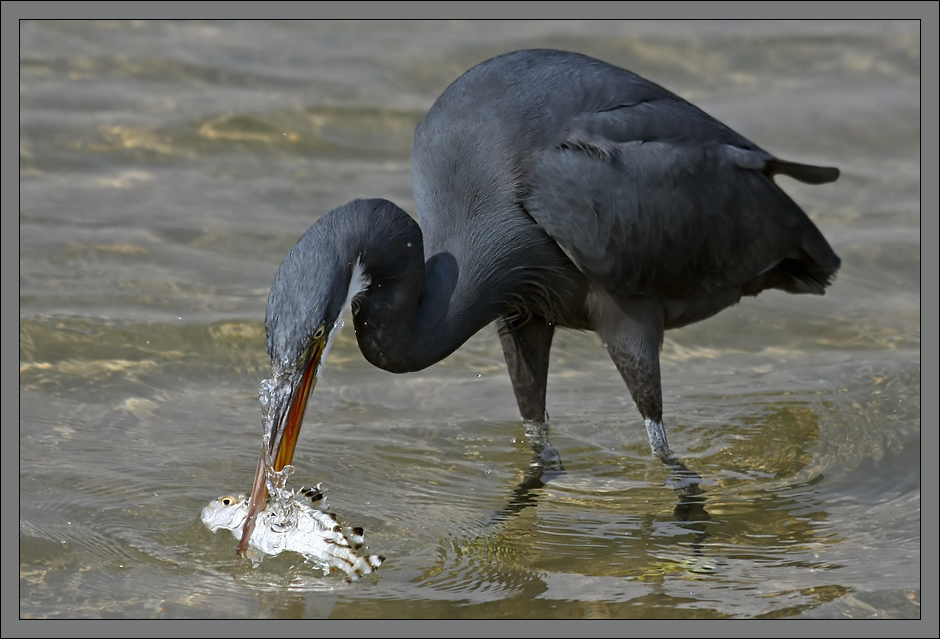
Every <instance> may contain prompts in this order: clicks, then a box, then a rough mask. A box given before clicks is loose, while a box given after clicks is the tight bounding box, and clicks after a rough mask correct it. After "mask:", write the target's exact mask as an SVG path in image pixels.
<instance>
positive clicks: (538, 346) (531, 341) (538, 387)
mask: <svg viewBox="0 0 940 639" xmlns="http://www.w3.org/2000/svg"><path fill="white" fill-rule="evenodd" d="M496 330H497V331H498V333H499V341H500V342H501V343H502V345H503V354H504V355H505V356H506V364H507V365H508V366H509V379H510V380H511V381H512V390H513V392H514V393H515V394H516V403H517V404H519V412H520V413H521V414H522V419H524V420H525V421H527V422H535V423H537V424H539V423H542V422H545V421H546V420H547V419H548V415H547V414H546V413H545V387H546V385H547V383H548V353H549V351H550V350H551V347H552V336H553V335H554V333H555V327H554V326H552V325H551V324H549V323H548V321H546V320H545V318H543V317H537V316H529V317H525V318H513V319H510V318H501V319H499V320H497V322H496Z"/></svg>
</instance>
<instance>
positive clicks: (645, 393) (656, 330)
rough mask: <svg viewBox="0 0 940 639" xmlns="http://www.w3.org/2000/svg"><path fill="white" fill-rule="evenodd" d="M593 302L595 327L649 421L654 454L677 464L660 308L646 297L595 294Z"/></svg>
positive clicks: (647, 427)
mask: <svg viewBox="0 0 940 639" xmlns="http://www.w3.org/2000/svg"><path fill="white" fill-rule="evenodd" d="M592 301H593V304H592V319H593V322H594V326H595V330H596V331H597V333H598V335H600V337H601V339H602V340H603V342H604V348H606V349H607V353H608V354H609V355H610V358H611V359H612V360H613V361H614V365H615V366H616V367H617V370H618V371H619V372H620V376H621V377H622V378H623V381H624V382H626V384H627V388H628V389H629V391H630V395H631V396H632V397H633V401H634V402H635V403H636V407H637V409H639V411H640V414H641V415H642V416H643V419H644V421H645V422H646V432H647V434H648V435H649V439H650V448H652V451H653V454H654V455H656V456H657V457H659V458H660V459H661V460H662V461H663V462H664V463H666V464H670V465H671V464H675V463H676V458H675V456H674V455H673V454H672V451H671V450H669V443H668V442H667V441H666V428H665V427H664V426H663V391H662V383H661V381H660V374H659V349H660V348H661V347H662V343H663V330H664V329H663V316H662V309H661V307H660V306H659V305H658V304H657V303H656V302H655V301H653V300H646V299H636V298H630V299H627V300H619V301H616V302H615V301H614V300H613V299H611V298H610V297H608V296H606V295H603V294H598V295H596V296H595V297H594V298H592Z"/></svg>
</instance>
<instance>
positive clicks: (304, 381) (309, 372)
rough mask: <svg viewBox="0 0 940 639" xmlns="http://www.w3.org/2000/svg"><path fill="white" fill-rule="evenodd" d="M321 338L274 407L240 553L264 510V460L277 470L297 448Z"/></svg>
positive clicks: (265, 484)
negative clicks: (284, 398)
mask: <svg viewBox="0 0 940 639" xmlns="http://www.w3.org/2000/svg"><path fill="white" fill-rule="evenodd" d="M324 346H325V341H323V340H321V341H319V342H318V343H316V344H314V346H313V352H312V353H311V356H310V360H309V361H308V362H307V366H306V367H305V368H304V372H303V375H302V376H301V378H300V381H299V382H298V383H296V384H294V383H292V382H285V383H290V384H291V386H292V389H291V393H290V396H289V399H288V401H287V409H286V410H285V409H284V406H275V407H274V415H275V419H274V428H273V432H272V433H271V437H270V439H269V446H270V450H264V449H262V451H261V457H260V458H259V459H258V469H257V471H255V483H254V485H253V486H252V488H251V498H250V499H249V502H248V518H247V519H246V520H245V527H244V529H243V530H242V537H241V540H240V541H239V542H238V549H237V550H236V551H235V552H236V553H237V554H239V555H241V554H242V553H244V552H245V550H246V549H247V548H248V540H249V539H251V533H252V532H254V529H255V518H256V517H257V515H258V513H259V512H261V511H262V510H264V507H265V504H266V502H267V499H268V485H267V481H266V479H265V472H266V471H265V467H266V463H265V460H266V459H273V460H274V461H273V470H274V471H275V472H278V471H280V470H283V468H284V466H287V465H288V464H290V463H291V461H292V460H293V459H294V449H295V448H296V447H297V437H298V436H299V435H300V426H301V423H302V422H303V419H304V411H305V410H306V408H307V400H308V399H309V398H310V393H311V392H313V388H314V387H315V386H316V385H317V376H316V370H317V367H318V366H319V363H320V358H321V357H322V356H323V349H324Z"/></svg>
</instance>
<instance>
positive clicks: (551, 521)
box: [19, 22, 921, 618]
mask: <svg viewBox="0 0 940 639" xmlns="http://www.w3.org/2000/svg"><path fill="white" fill-rule="evenodd" d="M20 34H21V43H22V44H21V49H20V123H21V130H20V135H21V137H20V263H19V277H20V280H19V285H20V299H19V301H20V333H19V334H20V342H19V356H20V395H19V399H20V424H19V464H20V466H19V469H20V472H19V482H20V484H19V486H20V500H19V522H20V526H19V553H20V554H19V565H20V570H19V596H20V600H19V612H20V616H21V617H25V618H73V617H81V618H102V617H105V618H108V617H118V618H130V617H164V618H166V617H172V618H176V617H183V618H200V617H210V618H217V617H280V618H293V617H327V616H329V617H336V618H347V617H359V618H390V617H405V618H417V617H445V618H463V617H542V618H545V617H564V618H582V617H592V618H599V617H617V618H623V617H636V618H715V617H747V618H760V617H882V618H885V617H887V618H899V617H900V618H916V617H919V616H920V558H921V554H920V523H921V522H920V477H921V468H920V457H921V450H920V377H921V363H920V343H921V342H920V340H921V336H920V246H921V245H920V221H919V215H920V199H919V189H920V164H919V154H920V128H919V126H920V125H919V121H920V116H921V112H920V44H921V43H920V36H919V31H918V25H917V24H916V23H880V22H860V23H856V22H812V23H763V22H730V23H725V22H714V23H713V22H691V23H687V22H668V23H629V22H602V23H597V22H593V23H564V22H549V23H537V22H536V23H531V22H526V23H494V22H490V23H485V24H467V23H427V22H420V23H409V22H395V23H359V22H353V23H339V22H331V23H293V22H272V23H267V22H23V23H21V31H20ZM530 47H554V48H564V49H570V50H575V51H579V52H582V53H587V54H590V55H595V56H597V57H600V58H602V59H604V60H607V61H609V62H612V63H614V64H618V65H620V66H623V67H626V68H629V69H631V70H633V71H635V72H638V73H640V74H641V75H644V76H645V77H648V78H649V79H651V80H653V81H655V82H658V83H660V84H663V85H664V86H666V87H667V88H669V89H671V90H673V91H674V92H676V93H678V94H679V95H682V96H683V97H685V98H687V99H689V100H691V101H693V102H694V103H696V104H697V105H698V106H700V107H702V108H703V109H705V110H706V111H707V112H709V113H711V114H712V115H714V116H716V117H717V118H718V119H720V120H722V121H723V122H725V123H726V124H728V125H729V126H731V127H732V128H734V129H735V130H737V131H738V132H740V133H741V134H743V135H745V136H746V137H748V138H750V139H751V140H753V141H754V142H755V143H757V144H759V145H760V146H762V147H764V148H766V149H768V150H771V151H772V152H775V153H777V154H779V155H780V156H782V157H784V158H787V159H791V160H795V161H803V162H809V163H817V164H822V165H834V166H839V167H840V168H841V170H842V177H841V178H840V180H839V181H838V182H836V183H834V184H830V185H824V186H809V185H804V184H799V183H795V182H793V181H792V180H788V179H786V178H782V180H781V183H783V184H784V188H786V190H787V191H788V192H789V193H790V194H791V196H792V197H793V198H794V199H795V200H796V201H797V202H799V203H800V204H801V205H802V206H803V207H804V209H805V210H806V211H807V213H808V214H809V215H810V217H812V218H813V220H814V221H815V222H816V223H817V224H818V226H819V227H820V228H821V230H822V231H823V232H824V233H825V235H826V237H827V238H828V239H829V241H830V243H831V244H832V246H833V248H834V249H835V251H836V252H837V253H838V254H839V255H840V257H841V258H842V260H843V266H842V270H841V271H840V273H839V275H838V279H837V280H836V282H835V284H834V285H833V286H832V287H831V289H829V291H828V292H827V294H826V295H825V296H824V297H815V296H813V297H810V296H799V297H798V296H791V295H787V294H785V293H779V292H771V293H765V294H764V295H762V296H761V297H759V298H757V299H747V300H745V301H744V302H742V303H741V304H740V305H739V306H737V307H735V308H732V309H729V310H727V311H725V312H724V313H722V314H720V315H719V316H717V317H715V318H713V319H710V320H708V321H706V322H703V323H700V324H697V325H694V326H691V327H688V328H685V329H681V330H678V331H673V332H670V333H669V334H667V337H666V341H665V344H664V348H663V385H664V395H665V396H664V401H665V419H666V425H667V429H668V432H669V436H670V444H671V445H672V447H673V449H674V450H675V451H676V452H677V453H678V454H679V456H680V457H681V458H682V459H683V461H684V462H685V463H686V464H687V465H688V466H689V467H690V468H692V469H694V470H695V471H696V472H697V473H699V474H700V475H701V476H702V477H703V478H704V482H703V484H702V488H703V489H704V493H703V494H702V495H701V496H700V497H699V498H698V499H695V500H689V499H683V498H681V497H679V496H678V495H677V494H676V492H675V491H674V490H673V489H672V488H671V486H670V484H669V479H670V478H669V473H668V470H667V469H665V468H663V466H662V464H660V463H659V462H658V461H657V460H654V459H651V457H650V455H649V446H648V441H647V436H646V432H645V429H644V428H643V424H642V420H641V419H640V417H639V414H638V412H637V411H636V409H635V407H634V406H633V403H632V401H631V400H630V397H629V394H628V393H627V391H626V388H625V387H624V385H623V383H622V381H621V380H620V377H619V375H618V374H617V373H616V371H615V369H614V367H613V365H612V364H611V362H610V360H609V359H608V358H607V356H606V354H605V352H604V350H603V349H602V347H601V345H600V343H599V340H598V339H597V338H596V336H594V335H593V334H582V333H575V332H561V333H560V334H558V335H557V336H556V346H555V348H554V350H553V353H552V363H551V371H550V379H549V389H548V394H549V403H548V410H549V412H550V414H551V417H552V420H551V438H552V443H553V444H554V446H555V447H556V448H557V450H558V451H559V452H560V454H561V456H562V460H563V463H564V467H565V469H566V471H567V472H566V473H565V474H564V475H562V476H560V477H558V478H557V479H555V480H553V481H552V482H550V483H549V484H548V485H547V486H546V487H545V488H542V489H538V490H535V491H532V492H531V493H526V492H524V491H523V492H522V493H520V492H519V491H517V490H516V488H517V486H518V485H519V483H520V482H521V481H522V479H523V476H524V473H525V470H526V469H527V467H528V464H529V462H530V459H531V457H532V450H531V448H530V442H529V441H528V440H527V436H526V432H525V429H524V427H523V425H522V424H521V422H519V420H518V412H517V409H516V406H515V401H514V399H513V396H512V391H511V388H510V385H509V379H508V375H507V373H506V369H505V364H504V362H503V360H502V353H501V349H500V346H499V342H498V340H497V338H496V335H495V331H494V330H493V329H492V328H488V329H486V330H484V331H483V332H481V333H480V334H478V335H477V336H475V337H474V338H473V339H472V340H470V342H469V343H467V344H466V345H465V346H464V347H463V348H461V349H460V350H458V351H457V352H456V353H455V354H454V355H452V356H451V357H449V358H448V359H447V360H445V361H443V362H441V363H440V364H438V365H435V366H433V367H431V368H429V369H427V370H425V371H422V372H419V373H414V374H408V375H400V376H396V375H392V374H389V373H385V372H383V371H380V370H378V369H375V368H373V367H372V366H370V365H369V364H368V363H366V362H365V361H364V360H363V358H362V356H361V354H360V353H359V351H358V348H357V346H356V344H355V341H354V339H353V333H352V330H351V328H350V327H349V326H347V329H346V331H345V332H343V333H342V334H340V336H339V338H338V339H337V341H336V343H335V344H334V346H333V349H332V351H331V353H330V358H329V361H328V364H327V366H326V370H325V374H324V376H323V378H322V379H321V380H320V383H319V384H318V386H317V389H316V392H315V394H314V395H313V398H312V400H311V403H310V405H309V407H308V410H307V417H306V422H305V426H304V431H303V433H302V435H301V441H300V446H299V448H298V453H297V457H296V458H295V466H296V472H295V475H294V477H293V478H292V481H294V482H297V484H296V485H299V484H300V483H308V484H310V483H316V482H323V485H324V486H325V487H326V488H327V490H328V495H329V499H330V502H331V504H332V506H333V508H334V509H335V510H336V511H337V512H339V513H341V514H342V515H343V516H344V517H345V518H346V519H347V520H348V521H349V522H351V523H353V525H360V526H362V527H364V528H365V530H366V536H367V539H368V540H369V543H370V546H371V548H372V550H373V552H379V553H381V554H383V555H385V556H386V557H388V560H387V561H386V563H385V564H384V565H383V566H382V567H381V569H380V570H379V572H378V577H377V579H364V580H361V581H359V582H356V583H353V584H346V583H344V582H343V581H342V580H341V579H339V578H335V577H326V578H324V577H322V576H320V574H319V571H316V570H314V569H312V568H311V567H309V566H305V565H304V564H303V563H302V561H301V560H300V558H299V557H296V556H295V557H290V556H287V555H281V556H278V557H275V558H270V559H267V560H265V561H264V562H263V563H262V564H261V566H260V567H258V568H257V569H253V568H252V567H251V565H250V564H249V563H248V562H241V561H237V560H236V558H235V556H234V548H235V540H234V539H233V538H232V536H231V535H229V534H228V533H219V534H215V535H213V534H212V533H209V532H208V531H207V530H206V529H205V528H204V527H203V526H202V524H201V522H200V521H199V511H200V509H201V508H202V506H203V505H204V504H205V503H206V502H208V501H209V500H210V499H212V498H214V497H217V496H218V495H221V494H223V493H227V492H234V491H248V490H249V489H250V486H251V481H252V476H253V472H254V468H255V464H256V460H257V455H258V450H259V447H260V440H261V421H260V415H261V412H260V405H259V403H258V395H257V390H258V384H259V383H260V381H261V380H262V379H264V378H266V377H269V376H270V367H269V364H268V362H267V356H266V354H265V347H264V326H263V318H264V311H265V304H266V298H267V292H268V289H269V287H270V284H271V281H272V280H273V276H274V273H275V271H276V270H277V267H278V265H279V264H280V261H281V259H282V258H283V257H284V255H286V253H287V251H288V250H289V249H290V247H291V246H292V245H293V244H294V242H295V241H296V240H297V239H298V237H299V236H300V235H301V234H302V233H303V232H304V231H305V230H306V229H307V228H308V227H309V226H310V225H311V224H312V223H313V222H314V221H315V220H316V219H317V218H318V217H319V216H320V215H322V214H323V213H325V212H326V211H327V210H329V209H331V208H333V207H335V206H338V205H340V204H342V203H344V202H346V201H348V200H350V199H353V198H355V197H362V196H369V197H384V198H388V199H391V200H393V201H395V202H397V203H398V204H399V205H400V206H402V207H403V208H404V209H406V210H408V211H409V212H411V213H412V214H414V212H415V209H414V201H413V195H412V191H411V175H410V165H409V156H410V145H411V139H412V133H413V130H414V127H415V126H416V125H417V123H418V122H419V121H420V120H421V118H422V117H423V115H424V113H425V112H426V111H427V109H428V108H429V107H430V106H431V104H432V103H433V101H434V99H435V98H436V96H437V95H439V94H440V93H441V91H443V90H444V88H445V87H446V86H447V85H448V84H449V83H450V82H452V81H453V80H454V79H455V78H457V77H458V76H459V75H460V74H461V73H462V72H464V71H465V70H467V69H468V68H470V67H471V66H473V65H474V64H476V63H478V62H481V61H483V60H485V59H487V58H489V57H492V56H494V55H497V54H500V53H503V52H506V51H510V50H514V49H520V48H530Z"/></svg>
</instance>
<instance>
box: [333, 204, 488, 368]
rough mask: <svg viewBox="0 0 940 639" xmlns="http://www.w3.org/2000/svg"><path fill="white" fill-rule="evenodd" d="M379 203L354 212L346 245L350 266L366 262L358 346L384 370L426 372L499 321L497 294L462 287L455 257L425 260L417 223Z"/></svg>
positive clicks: (357, 312)
mask: <svg viewBox="0 0 940 639" xmlns="http://www.w3.org/2000/svg"><path fill="white" fill-rule="evenodd" d="M371 202H379V203H381V204H378V205H374V206H371V207H368V208H364V207H357V208H355V209H350V210H349V213H348V214H347V220H346V223H345V224H343V226H344V227H345V229H347V232H348V235H347V237H346V238H344V241H341V242H338V244H339V246H343V245H345V247H346V248H345V251H346V255H347V256H348V257H347V258H346V260H344V261H345V262H346V263H347V264H350V263H351V264H355V262H356V260H357V259H358V260H359V262H360V263H361V265H362V269H363V273H364V275H365V277H366V278H367V279H368V282H369V283H368V286H367V288H366V289H365V291H363V292H362V293H361V294H359V295H358V296H356V297H355V299H354V300H353V304H352V306H353V323H354V325H355V329H356V339H357V340H358V342H359V348H360V350H361V351H362V354H363V356H365V358H366V359H367V360H368V361H369V362H370V363H372V364H373V365H375V366H378V367H379V368H382V369H385V370H388V371H391V372H395V373H405V372H411V371H417V370H421V369H423V368H426V367H428V366H430V365H431V364H434V363H436V362H439V361H441V360H442V359H444V358H445V357H447V356H448V355H450V354H451V353H453V352H454V351H455V350H457V348H459V347H460V346H461V345H462V344H463V343H464V342H466V341H467V340H468V339H469V338H470V337H472V336H473V335H474V334H475V333H476V332H477V331H479V330H480V329H481V328H483V327H484V326H486V325H487V324H489V323H490V322H492V321H493V320H494V319H496V318H497V316H498V314H499V313H498V310H499V309H498V305H497V303H496V302H497V300H496V299H495V298H496V295H497V292H496V290H495V289H493V288H492V287H487V286H484V285H476V286H472V287H466V286H460V275H461V274H460V272H459V267H458V263H457V260H456V259H455V258H454V257H453V256H452V255H450V254H447V253H439V254H437V255H433V256H431V257H430V258H429V259H428V260H427V261H425V259H424V258H425V255H424V240H423V235H422V232H421V229H420V227H419V226H418V224H417V222H415V221H414V220H413V219H412V218H411V217H410V216H409V215H408V214H407V213H405V212H404V211H402V210H401V209H400V208H398V207H397V206H395V205H394V204H391V203H390V202H385V201H383V200H378V201H377V200H372V201H371ZM341 250H343V249H341ZM350 276H351V270H350V271H349V275H347V277H350ZM467 279H469V278H467Z"/></svg>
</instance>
